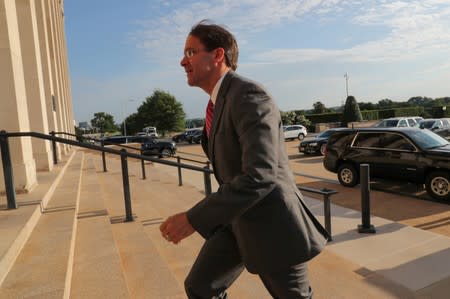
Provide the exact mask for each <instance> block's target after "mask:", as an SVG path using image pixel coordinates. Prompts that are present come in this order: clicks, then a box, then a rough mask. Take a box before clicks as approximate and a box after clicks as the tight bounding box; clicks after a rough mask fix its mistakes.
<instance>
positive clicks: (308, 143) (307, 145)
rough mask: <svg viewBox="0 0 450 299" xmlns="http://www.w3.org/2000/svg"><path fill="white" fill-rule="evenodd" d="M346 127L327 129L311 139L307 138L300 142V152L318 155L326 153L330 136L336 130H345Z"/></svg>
mask: <svg viewBox="0 0 450 299" xmlns="http://www.w3.org/2000/svg"><path fill="white" fill-rule="evenodd" d="M343 129H346V128H333V129H328V130H325V131H323V132H321V133H319V134H318V135H316V136H315V137H313V138H311V139H308V138H307V139H305V140H303V141H301V142H300V144H299V146H298V152H299V153H304V154H316V155H322V156H323V155H325V150H326V146H327V141H328V138H329V137H330V136H331V134H333V133H334V132H337V131H339V130H343Z"/></svg>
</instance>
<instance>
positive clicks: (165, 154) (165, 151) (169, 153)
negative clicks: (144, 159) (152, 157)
mask: <svg viewBox="0 0 450 299" xmlns="http://www.w3.org/2000/svg"><path fill="white" fill-rule="evenodd" d="M170 156H172V151H171V150H170V149H168V148H164V149H163V150H162V151H161V154H160V155H159V157H160V158H164V157H170Z"/></svg>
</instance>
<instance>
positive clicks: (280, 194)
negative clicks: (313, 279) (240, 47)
mask: <svg viewBox="0 0 450 299" xmlns="http://www.w3.org/2000/svg"><path fill="white" fill-rule="evenodd" d="M202 141H203V142H202V145H203V149H204V151H205V153H206V154H207V156H208V158H209V160H210V161H211V162H212V165H213V169H214V174H215V177H216V179H217V181H218V183H219V186H220V187H219V189H218V190H217V192H215V193H212V194H211V195H209V196H207V197H205V198H204V199H203V200H201V201H200V202H198V204H196V205H195V206H194V207H192V208H191V209H190V210H189V211H188V213H187V215H188V219H189V221H190V223H191V225H192V226H193V227H194V228H195V230H196V231H197V232H199V233H200V234H201V235H202V236H203V237H204V238H206V239H207V238H209V237H210V236H211V235H212V234H213V233H214V232H215V231H216V230H219V229H229V228H230V229H231V230H232V232H233V233H234V235H235V237H236V241H237V245H238V248H239V251H240V253H241V256H242V260H243V262H244V264H245V266H246V268H247V269H248V270H249V271H250V272H252V273H264V272H271V271H276V270H279V269H280V270H281V269H286V268H287V267H289V266H292V265H295V264H298V263H302V262H305V261H308V260H310V259H311V258H313V257H314V256H316V255H317V254H319V253H320V251H321V250H322V248H323V247H324V245H325V244H326V239H327V237H328V234H327V232H326V231H325V229H324V228H323V227H322V226H321V225H320V223H319V222H318V221H317V220H316V219H315V217H314V216H313V215H312V213H311V212H310V211H309V210H308V208H307V207H306V205H305V203H304V202H303V198H302V195H301V194H300V191H299V190H298V189H297V187H296V184H295V180H294V177H293V174H292V171H291V170H290V167H289V164H288V157H287V153H286V149H285V145H284V136H283V128H282V123H281V116H280V112H279V110H278V108H277V106H276V104H275V103H274V101H273V100H272V98H271V96H270V95H269V94H268V93H267V92H266V91H265V90H264V89H263V88H262V87H261V86H260V85H258V84H257V83H255V82H252V81H250V80H248V79H246V78H243V77H241V76H239V75H237V74H236V73H234V72H229V73H228V74H227V75H225V78H224V80H223V82H222V85H221V87H220V89H219V93H218V97H217V100H216V104H215V107H214V118H213V123H212V128H211V133H210V138H209V140H207V139H206V137H205V136H204V138H203V140H202Z"/></svg>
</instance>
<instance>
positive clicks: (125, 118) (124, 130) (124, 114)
mask: <svg viewBox="0 0 450 299" xmlns="http://www.w3.org/2000/svg"><path fill="white" fill-rule="evenodd" d="M128 102H134V100H126V101H125V102H124V109H123V111H122V117H123V135H124V136H125V143H128V140H127V117H126V114H127V103H128Z"/></svg>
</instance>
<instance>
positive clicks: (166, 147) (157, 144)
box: [141, 138, 177, 158]
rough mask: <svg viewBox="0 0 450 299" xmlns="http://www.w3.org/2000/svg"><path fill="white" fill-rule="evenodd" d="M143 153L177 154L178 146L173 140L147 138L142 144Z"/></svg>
mask: <svg viewBox="0 0 450 299" xmlns="http://www.w3.org/2000/svg"><path fill="white" fill-rule="evenodd" d="M141 150H142V154H143V155H146V156H159V157H160V158H163V157H170V156H173V155H175V154H176V152H177V147H176V144H175V142H173V141H162V140H156V139H153V138H150V139H147V140H145V141H144V142H143V143H142V146H141Z"/></svg>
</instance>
